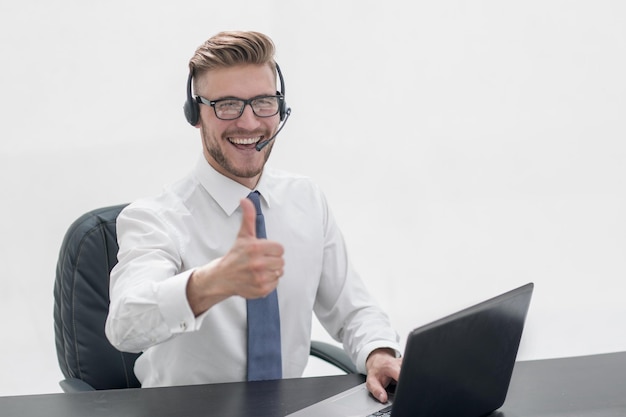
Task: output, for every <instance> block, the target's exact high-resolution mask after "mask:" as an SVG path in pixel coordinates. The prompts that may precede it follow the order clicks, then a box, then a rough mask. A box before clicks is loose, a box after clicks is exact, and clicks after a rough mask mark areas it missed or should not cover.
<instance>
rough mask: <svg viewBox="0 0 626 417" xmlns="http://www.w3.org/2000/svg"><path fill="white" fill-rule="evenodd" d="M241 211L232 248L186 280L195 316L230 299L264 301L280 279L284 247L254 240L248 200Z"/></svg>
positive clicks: (251, 212) (252, 211) (253, 226)
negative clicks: (235, 297) (258, 299)
mask: <svg viewBox="0 0 626 417" xmlns="http://www.w3.org/2000/svg"><path fill="white" fill-rule="evenodd" d="M241 209H242V212H243V218H242V221H241V228H240V229H239V233H238V234H237V240H235V243H234V245H233V247H232V248H231V249H230V250H229V251H228V253H226V255H224V256H223V257H222V258H220V259H219V260H218V261H217V262H212V263H210V264H208V265H205V266H203V267H201V268H198V269H196V270H195V271H194V272H193V274H192V275H191V277H190V278H189V282H188V284H187V299H188V300H189V305H190V306H191V309H192V310H193V312H194V314H195V315H196V316H198V315H200V314H202V313H203V312H204V311H206V310H208V309H209V308H211V307H212V306H213V305H215V304H217V303H218V302H220V301H222V300H224V299H226V298H228V297H230V296H233V295H239V296H241V297H243V298H246V299H253V298H261V297H265V296H266V295H268V294H269V293H271V292H272V291H274V289H275V288H276V287H277V286H278V279H279V278H280V277H281V276H282V275H283V268H284V266H285V260H284V259H283V254H284V249H283V246H282V245H281V244H280V243H278V242H273V241H271V240H267V239H257V237H256V222H255V221H256V210H255V209H254V204H252V202H251V201H250V200H248V199H247V198H244V199H242V200H241Z"/></svg>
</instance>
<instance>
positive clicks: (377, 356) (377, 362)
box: [365, 349, 402, 403]
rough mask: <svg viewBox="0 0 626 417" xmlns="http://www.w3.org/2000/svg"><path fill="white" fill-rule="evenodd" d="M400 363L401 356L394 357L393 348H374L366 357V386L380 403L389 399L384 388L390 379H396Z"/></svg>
mask: <svg viewBox="0 0 626 417" xmlns="http://www.w3.org/2000/svg"><path fill="white" fill-rule="evenodd" d="M401 365H402V358H396V352H395V351H394V350H393V349H376V350H374V351H373V352H372V353H370V355H369V356H368V357H367V362H365V367H366V368H367V380H366V386H367V389H368V390H369V392H370V393H371V394H372V395H373V396H374V398H376V399H377V400H378V401H380V402H381V403H386V402H387V400H388V399H389V398H388V395H387V391H386V390H385V388H386V387H387V385H389V384H390V383H391V381H398V378H399V377H400V366H401Z"/></svg>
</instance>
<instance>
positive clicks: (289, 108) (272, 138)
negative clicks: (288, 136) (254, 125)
mask: <svg viewBox="0 0 626 417" xmlns="http://www.w3.org/2000/svg"><path fill="white" fill-rule="evenodd" d="M290 114H291V107H288V108H287V110H285V117H284V118H283V121H282V123H283V124H282V125H280V127H279V128H278V130H277V131H276V133H274V134H273V135H272V137H271V138H269V139H267V140H264V141H262V142H259V143H257V144H256V150H257V151H259V152H261V149H263V148H265V147H266V146H267V145H268V144H269V143H270V142H271V141H273V140H274V138H275V137H276V136H278V134H279V133H280V131H281V130H283V127H285V124H286V123H287V119H289V115H290Z"/></svg>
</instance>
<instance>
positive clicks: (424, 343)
mask: <svg viewBox="0 0 626 417" xmlns="http://www.w3.org/2000/svg"><path fill="white" fill-rule="evenodd" d="M533 288H534V284H533V283H528V284H526V285H523V286H521V287H519V288H516V289H514V290H511V291H508V292H506V293H504V294H501V295H499V296H497V297H494V298H491V299H489V300H486V301H483V302H482V303H479V304H476V305H474V306H472V307H469V308H466V309H464V310H461V311H459V312H457V313H454V314H452V315H450V316H447V317H444V318H442V319H440V320H437V321H435V322H433V323H430V324H427V325H425V326H422V327H419V328H417V329H415V330H413V331H412V332H411V333H410V334H409V336H408V338H407V343H406V347H405V351H404V359H403V361H402V368H401V370H400V378H399V381H398V383H397V384H396V385H395V390H394V391H395V392H393V394H392V395H390V398H391V399H390V401H389V403H387V404H381V403H380V402H378V401H376V400H375V399H374V398H373V397H372V396H371V395H370V394H369V392H368V391H367V388H366V387H365V384H361V385H358V386H356V387H354V388H351V389H349V390H347V391H344V392H342V393H339V394H336V395H334V396H332V397H330V398H327V399H325V400H323V401H320V402H318V403H315V404H313V405H311V406H309V407H306V408H304V409H302V410H299V411H297V412H295V413H293V414H290V415H289V417H319V416H324V417H346V416H357V417H367V416H379V415H389V414H376V413H378V412H379V411H380V410H385V412H387V413H389V412H390V415H391V417H431V416H442V417H447V416H450V417H479V416H485V415H487V414H489V413H491V412H493V411H495V410H497V409H498V408H500V407H501V406H502V404H503V403H504V400H505V398H506V394H507V391H508V389H509V383H510V381H511V374H512V373H513V366H514V365H515V359H516V357H517V351H518V348H519V343H520V340H521V337H522V330H523V328H524V322H525V321H526V314H527V312H528V307H529V305H530V299H531V296H532V292H533Z"/></svg>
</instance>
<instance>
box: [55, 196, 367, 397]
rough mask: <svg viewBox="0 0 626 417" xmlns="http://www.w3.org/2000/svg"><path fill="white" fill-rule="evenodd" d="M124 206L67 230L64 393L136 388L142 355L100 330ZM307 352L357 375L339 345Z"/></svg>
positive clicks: (61, 319)
mask: <svg viewBox="0 0 626 417" xmlns="http://www.w3.org/2000/svg"><path fill="white" fill-rule="evenodd" d="M125 206H126V205H125V204H122V205H117V206H111V207H104V208H99V209H95V210H93V211H90V212H88V213H86V214H84V215H82V216H81V217H80V218H78V219H77V220H76V221H75V222H74V223H72V225H71V226H70V228H69V229H68V231H67V233H66V235H65V238H64V239H63V243H62V245H61V250H60V253H59V260H58V263H57V269H56V280H55V284H54V331H55V339H56V350H57V358H58V360H59V366H60V367H61V371H62V372H63V375H64V376H65V379H64V380H63V381H61V382H60V385H61V388H62V389H63V391H64V392H81V391H93V390H103V389H119V388H138V387H139V386H140V384H139V381H138V380H137V378H136V377H135V374H134V372H133V366H134V363H135V360H136V359H137V357H139V355H140V354H134V353H126V352H120V351H118V350H117V349H116V348H114V347H113V346H112V345H111V344H110V343H109V341H108V339H107V338H106V336H105V334H104V323H105V320H106V317H107V313H108V309H109V273H110V271H111V269H112V268H113V266H114V265H115V264H116V263H117V250H118V246H117V237H116V229H115V222H116V219H117V216H118V214H119V213H120V211H121V210H122V209H123V208H124V207H125ZM311 355H312V356H315V357H318V358H320V359H323V360H324V361H326V362H328V363H331V364H332V365H334V366H336V367H337V368H339V369H340V370H342V371H343V372H346V373H356V368H355V366H354V364H353V363H352V362H351V361H350V358H349V357H348V355H347V354H346V353H345V352H344V351H343V349H341V348H339V347H336V346H333V345H330V344H327V343H324V342H319V341H313V342H312V343H311Z"/></svg>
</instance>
